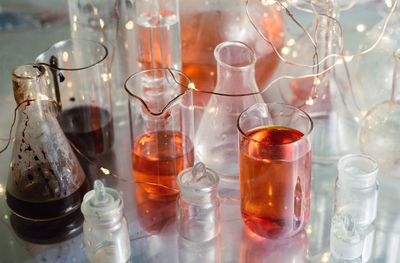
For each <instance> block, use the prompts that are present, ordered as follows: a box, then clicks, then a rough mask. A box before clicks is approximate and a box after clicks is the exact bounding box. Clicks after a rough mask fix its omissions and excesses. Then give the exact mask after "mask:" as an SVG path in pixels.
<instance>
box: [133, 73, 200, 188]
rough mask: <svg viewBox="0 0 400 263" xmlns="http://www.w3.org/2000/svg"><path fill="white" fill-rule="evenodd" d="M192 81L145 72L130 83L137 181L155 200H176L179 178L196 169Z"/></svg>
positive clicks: (134, 76)
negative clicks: (170, 198) (186, 170)
mask: <svg viewBox="0 0 400 263" xmlns="http://www.w3.org/2000/svg"><path fill="white" fill-rule="evenodd" d="M191 85H193V83H192V82H191V80H190V79H189V78H188V77H187V76H186V75H184V74H183V73H182V72H180V71H177V70H173V69H150V70H144V71H140V72H138V73H136V74H134V75H132V76H131V77H129V78H128V80H127V81H126V83H125V89H126V91H127V92H128V94H129V95H130V99H129V112H130V123H131V140H132V141H131V143H132V166H133V171H132V174H133V177H134V178H135V179H136V181H137V182H141V183H143V188H144V189H145V191H146V192H148V193H149V194H154V196H170V195H176V194H177V193H178V191H176V190H177V189H178V188H179V187H178V185H177V183H176V176H177V175H178V174H179V172H180V171H182V170H183V169H185V168H188V167H191V166H193V162H194V147H193V136H194V126H193V108H192V105H193V98H192V91H191V89H189V87H190V86H191Z"/></svg>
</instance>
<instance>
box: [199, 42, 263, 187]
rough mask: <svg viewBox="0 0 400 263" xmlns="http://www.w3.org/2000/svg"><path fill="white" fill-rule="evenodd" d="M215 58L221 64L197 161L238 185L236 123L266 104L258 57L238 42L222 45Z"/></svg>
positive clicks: (203, 120)
mask: <svg viewBox="0 0 400 263" xmlns="http://www.w3.org/2000/svg"><path fill="white" fill-rule="evenodd" d="M214 56H215V59H216V60H217V63H218V80H217V87H216V88H215V91H214V93H213V94H212V95H211V98H210V100H209V102H208V104H206V107H205V109H204V112H203V116H202V117H201V120H200V123H199V126H198V128H197V130H196V139H195V145H196V158H198V161H200V162H203V163H204V164H205V165H206V166H207V167H208V168H210V169H212V170H214V171H215V172H217V173H218V175H219V176H220V177H221V179H222V180H229V181H232V180H233V181H234V182H237V181H238V180H239V166H238V142H237V136H238V132H237V129H236V121H237V118H238V117H239V115H240V113H241V112H242V111H244V110H245V109H246V108H248V107H250V106H251V105H253V104H254V103H256V102H262V101H263V100H262V97H261V95H260V94H259V93H258V87H257V84H256V81H255V77H254V73H255V67H254V66H255V63H256V57H255V54H254V52H253V51H252V50H251V49H250V48H249V47H248V46H247V45H245V44H244V43H241V42H236V41H227V42H223V43H221V44H219V45H218V46H217V47H216V49H215V51H214ZM203 94H204V93H203ZM203 94H201V95H203ZM197 95H200V94H198V93H195V96H197Z"/></svg>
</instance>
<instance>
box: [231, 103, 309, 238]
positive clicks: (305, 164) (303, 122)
mask: <svg viewBox="0 0 400 263" xmlns="http://www.w3.org/2000/svg"><path fill="white" fill-rule="evenodd" d="M237 126H238V130H239V144H240V145H239V147H240V159H239V165H240V202H241V211H242V217H243V220H244V222H245V224H246V225H247V226H248V227H249V228H250V229H251V230H252V231H253V232H255V233H256V234H258V235H260V236H263V237H268V238H285V237H289V236H293V235H294V234H296V233H297V232H299V231H300V230H301V229H303V227H304V226H305V225H306V224H307V223H308V220H309V215H310V187H311V144H310V141H309V134H310V132H311V130H312V128H313V122H312V120H311V118H310V117H309V116H308V115H307V114H306V113H305V112H303V111H301V110H299V109H297V108H295V107H293V106H290V105H286V104H279V103H269V104H264V103H257V104H255V105H253V106H251V107H250V108H249V109H247V110H246V111H244V112H243V113H242V114H241V115H240V117H239V119H238V122H237Z"/></svg>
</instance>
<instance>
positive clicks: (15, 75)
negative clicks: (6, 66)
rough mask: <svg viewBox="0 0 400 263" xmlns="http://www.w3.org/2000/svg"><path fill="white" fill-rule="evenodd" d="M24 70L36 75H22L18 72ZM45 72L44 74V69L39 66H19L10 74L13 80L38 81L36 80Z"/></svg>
mask: <svg viewBox="0 0 400 263" xmlns="http://www.w3.org/2000/svg"><path fill="white" fill-rule="evenodd" d="M24 69H25V70H30V72H31V73H36V74H32V75H23V73H22V72H19V71H20V70H24ZM34 69H35V70H36V71H35V72H34ZM26 72H27V71H26ZM45 72H46V70H45V68H44V67H43V66H41V65H38V64H25V65H20V66H18V67H16V68H14V69H13V70H12V71H11V74H12V76H13V78H16V79H38V78H40V77H42V76H43V75H44V73H45Z"/></svg>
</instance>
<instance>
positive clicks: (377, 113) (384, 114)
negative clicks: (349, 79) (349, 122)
mask: <svg viewBox="0 0 400 263" xmlns="http://www.w3.org/2000/svg"><path fill="white" fill-rule="evenodd" d="M394 60H395V64H394V69H393V84H392V95H391V99H390V100H386V101H384V102H381V103H379V104H377V105H375V106H374V107H372V108H371V109H370V110H369V111H368V112H367V114H366V115H365V117H364V118H363V119H362V121H361V125H360V131H359V143H360V149H361V151H362V152H363V153H365V154H367V155H370V156H371V157H373V158H374V159H375V160H377V161H378V163H379V166H380V169H381V170H382V171H383V173H384V174H387V173H390V174H391V173H393V175H395V176H399V174H398V171H399V169H400V137H399V130H400V118H399V116H400V102H399V100H398V99H397V97H398V94H399V86H400V49H398V50H397V51H396V52H395V53H394ZM396 171H397V172H396ZM396 173H397V174H396Z"/></svg>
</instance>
